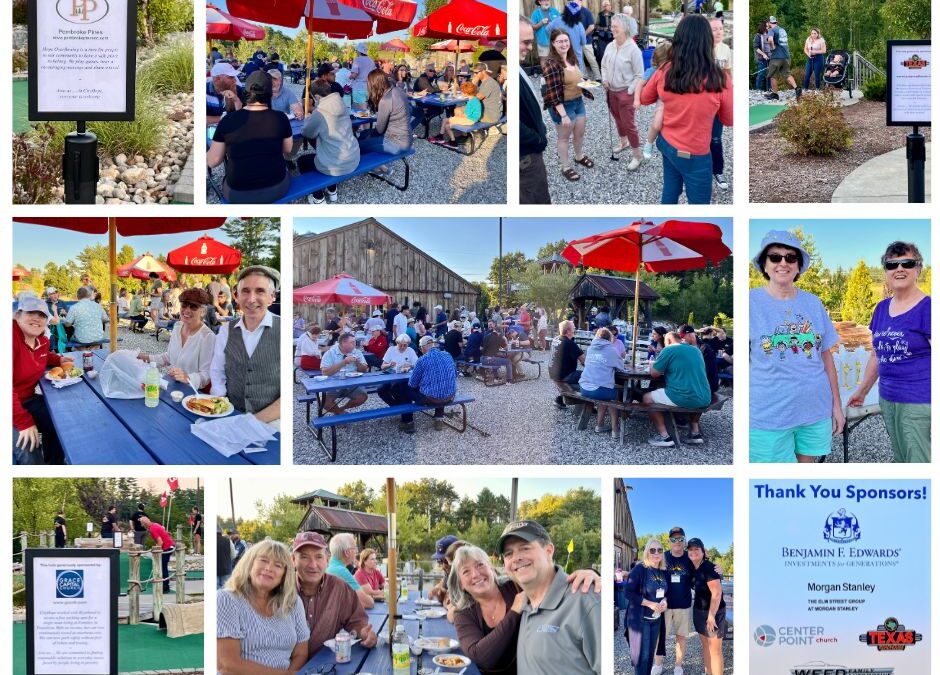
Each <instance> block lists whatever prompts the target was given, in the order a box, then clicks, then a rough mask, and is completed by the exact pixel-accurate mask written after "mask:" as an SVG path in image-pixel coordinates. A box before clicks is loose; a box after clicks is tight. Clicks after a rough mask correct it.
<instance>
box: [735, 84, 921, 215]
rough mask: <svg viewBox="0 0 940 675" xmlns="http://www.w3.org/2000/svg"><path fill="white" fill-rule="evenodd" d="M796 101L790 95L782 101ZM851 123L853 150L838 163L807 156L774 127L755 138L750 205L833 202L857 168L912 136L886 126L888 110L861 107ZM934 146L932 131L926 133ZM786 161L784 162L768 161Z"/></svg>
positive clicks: (848, 112) (868, 104) (849, 110)
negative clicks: (833, 195) (801, 153)
mask: <svg viewBox="0 0 940 675" xmlns="http://www.w3.org/2000/svg"><path fill="white" fill-rule="evenodd" d="M781 98H782V100H783V101H784V102H786V101H789V100H792V99H793V97H792V96H791V95H790V94H789V93H784V94H783V95H781ZM842 113H843V115H845V119H846V121H847V122H848V123H849V126H851V127H852V128H853V129H855V139H854V142H853V143H852V147H850V148H849V149H848V150H845V151H843V152H840V153H839V154H838V155H836V156H834V157H822V156H819V157H817V156H806V157H804V156H801V155H797V154H794V153H793V152H792V149H791V146H790V144H789V143H787V142H786V141H784V140H783V139H782V138H780V136H778V135H777V125H776V124H772V125H770V126H767V127H764V128H763V129H758V130H757V131H753V132H751V134H750V148H751V152H750V170H751V171H750V175H749V181H750V201H751V202H755V203H760V202H801V203H811V202H830V201H832V194H833V193H834V192H835V190H836V188H837V187H839V184H840V183H841V182H842V180H843V179H844V178H845V177H846V176H848V175H849V174H850V173H851V172H852V171H853V170H854V169H855V168H856V167H858V166H861V165H862V164H864V163H865V162H867V161H868V160H870V159H872V158H874V157H877V156H878V155H883V154H884V153H886V152H890V151H891V150H896V149H898V148H903V147H904V142H905V135H906V134H907V131H906V130H904V129H903V128H900V127H888V126H885V104H884V103H879V102H876V101H861V102H860V103H857V104H855V105H852V106H848V107H845V108H843V110H842ZM922 131H923V134H924V135H925V136H926V137H927V141H928V142H929V141H930V129H929V128H927V129H923V130H922ZM768 158H780V160H781V161H768Z"/></svg>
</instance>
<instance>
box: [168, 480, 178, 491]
mask: <svg viewBox="0 0 940 675" xmlns="http://www.w3.org/2000/svg"><path fill="white" fill-rule="evenodd" d="M166 484H167V485H169V486H170V490H172V491H173V492H176V491H177V490H179V489H180V479H179V478H167V479H166Z"/></svg>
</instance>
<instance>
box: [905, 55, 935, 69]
mask: <svg viewBox="0 0 940 675" xmlns="http://www.w3.org/2000/svg"><path fill="white" fill-rule="evenodd" d="M929 64H930V61H928V60H927V59H922V58H921V57H919V56H918V55H917V54H914V55H913V56H911V58H909V59H907V60H905V61H901V65H902V66H904V67H905V68H907V69H908V70H920V69H921V68H926V67H927V66H928V65H929Z"/></svg>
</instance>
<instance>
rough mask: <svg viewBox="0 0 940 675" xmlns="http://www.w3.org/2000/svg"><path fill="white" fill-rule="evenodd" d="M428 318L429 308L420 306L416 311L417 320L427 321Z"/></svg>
mask: <svg viewBox="0 0 940 675" xmlns="http://www.w3.org/2000/svg"><path fill="white" fill-rule="evenodd" d="M427 319H428V310H426V309H425V308H424V307H419V308H418V311H417V312H416V313H415V321H420V322H421V323H425V322H426V321H427Z"/></svg>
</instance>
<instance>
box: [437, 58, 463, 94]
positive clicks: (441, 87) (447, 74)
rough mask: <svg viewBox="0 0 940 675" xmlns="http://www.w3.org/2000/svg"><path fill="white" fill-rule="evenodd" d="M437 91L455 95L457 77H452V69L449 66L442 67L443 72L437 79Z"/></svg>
mask: <svg viewBox="0 0 940 675" xmlns="http://www.w3.org/2000/svg"><path fill="white" fill-rule="evenodd" d="M435 84H436V85H437V90H438V91H439V92H444V93H445V94H447V93H449V94H455V93H457V86H458V85H457V77H456V76H455V75H454V67H453V66H452V65H450V64H447V65H446V66H444V72H443V73H441V75H440V77H438V78H437V82H436V83H435Z"/></svg>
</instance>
